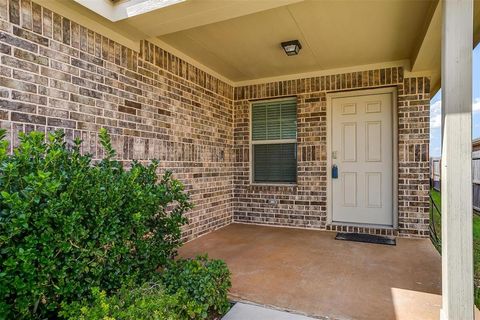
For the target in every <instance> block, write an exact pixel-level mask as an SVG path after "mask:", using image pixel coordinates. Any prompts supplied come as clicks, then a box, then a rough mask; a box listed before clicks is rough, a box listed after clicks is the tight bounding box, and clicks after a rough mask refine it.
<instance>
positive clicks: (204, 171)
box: [0, 0, 233, 239]
mask: <svg viewBox="0 0 480 320" xmlns="http://www.w3.org/2000/svg"><path fill="white" fill-rule="evenodd" d="M232 99H233V88H232V87H231V86H230V85H228V84H226V83H224V82H222V81H220V80H218V79H216V78H214V77H212V76H210V75H208V74H206V73H205V72H203V71H201V70H199V69H197V68H195V67H193V66H192V65H190V64H188V63H186V62H185V61H182V60H180V59H179V58H177V57H175V56H173V55H171V54H169V53H168V52H166V51H164V50H162V49H160V48H158V47H156V46H154V45H153V44H152V43H148V42H145V41H144V42H142V43H141V51H140V52H135V51H133V50H131V49H128V48H126V47H124V46H121V45H120V44H118V43H115V42H113V41H112V40H110V39H108V38H106V37H104V36H102V35H100V34H98V33H95V32H94V31H92V30H88V29H86V28H84V27H83V26H80V25H78V24H76V23H74V22H72V21H70V20H68V19H66V18H64V17H61V16H60V15H58V14H56V13H53V12H51V11H50V10H47V9H45V8H42V7H41V6H39V5H38V4H36V3H34V2H30V1H28V0H27V1H25V0H22V1H19V0H10V1H8V2H7V0H0V121H1V122H0V125H1V127H3V128H6V129H8V133H9V139H10V141H11V142H12V143H11V144H12V146H16V145H17V143H18V134H19V133H20V132H28V131H31V130H37V131H41V132H50V131H52V130H56V129H63V130H64V131H65V133H66V136H67V139H69V140H71V139H74V138H75V137H80V138H82V139H83V140H84V145H83V151H84V152H89V153H92V154H93V155H94V157H95V158H98V157H100V156H101V153H102V150H101V149H100V148H99V146H98V143H97V133H98V130H99V128H100V127H106V128H107V129H108V130H109V131H110V132H111V133H112V139H113V144H114V146H115V148H116V150H117V151H118V158H119V159H121V160H123V161H125V162H126V163H128V162H129V161H130V160H132V159H137V160H140V161H145V160H150V159H154V158H155V159H160V160H161V166H162V167H163V168H169V169H172V170H173V171H174V172H175V175H176V177H178V178H180V179H181V180H182V181H183V182H184V183H185V184H186V186H187V188H188V191H189V192H190V193H191V195H192V200H193V202H194V203H195V208H194V209H193V210H192V211H191V212H190V213H189V218H190V224H189V225H188V226H187V228H186V229H185V237H186V239H191V238H194V237H196V236H198V235H200V234H202V233H205V232H208V231H210V230H212V229H215V228H218V227H220V226H223V225H226V224H228V223H230V222H231V221H232V183H233V162H232V145H233V112H232V107H233V102H232Z"/></svg>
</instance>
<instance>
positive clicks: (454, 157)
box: [441, 0, 474, 320]
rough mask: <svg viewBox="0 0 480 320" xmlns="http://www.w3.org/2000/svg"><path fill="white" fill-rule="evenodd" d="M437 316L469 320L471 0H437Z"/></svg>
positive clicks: (471, 294) (470, 268)
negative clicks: (439, 128) (439, 194)
mask: <svg viewBox="0 0 480 320" xmlns="http://www.w3.org/2000/svg"><path fill="white" fill-rule="evenodd" d="M442 6H443V7H442V8H443V30H442V127H443V137H442V209H441V211H442V295H443V301H442V311H441V319H442V320H473V319H474V306H473V248H472V238H473V234H472V233H473V230H472V219H473V217H472V214H473V211H472V167H471V166H472V128H471V126H472V122H471V121H472V50H473V45H472V42H473V1H472V0H442Z"/></svg>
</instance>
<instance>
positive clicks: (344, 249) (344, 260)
mask: <svg viewBox="0 0 480 320" xmlns="http://www.w3.org/2000/svg"><path fill="white" fill-rule="evenodd" d="M334 237H335V233H333V232H322V231H313V230H300V229H289V228H277V227H265V226H255V225H245V224H231V225H229V226H226V227H224V228H222V229H220V230H217V231H214V232H212V233H209V234H207V235H205V236H203V237H201V238H198V239H196V240H193V241H191V242H189V243H187V244H185V245H184V246H183V248H182V249H181V250H180V255H181V256H183V257H191V256H195V255H197V254H201V253H208V254H209V256H210V257H211V258H220V259H224V260H225V261H226V262H227V264H228V266H229V268H230V270H231V271H232V282H233V286H232V289H231V298H232V299H233V300H246V301H252V302H255V303H259V304H264V305H270V306H275V307H278V308H283V309H287V310H292V311H297V312H301V313H303V314H306V315H310V316H315V317H322V316H327V317H330V318H329V319H331V318H333V319H368V320H373V319H381V320H388V319H392V320H393V319H395V320H403V319H408V320H412V319H432V320H433V319H435V320H437V319H439V312H440V306H441V296H440V294H441V258H440V255H439V254H438V253H437V251H435V249H434V247H433V246H432V244H431V243H430V240H428V239H405V238H399V239H397V246H385V245H375V244H366V243H356V242H348V241H338V240H334Z"/></svg>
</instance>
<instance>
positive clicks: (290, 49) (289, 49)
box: [282, 40, 302, 56]
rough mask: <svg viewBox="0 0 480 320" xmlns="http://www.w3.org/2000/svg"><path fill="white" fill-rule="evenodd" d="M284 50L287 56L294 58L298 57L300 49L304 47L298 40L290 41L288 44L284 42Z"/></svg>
mask: <svg viewBox="0 0 480 320" xmlns="http://www.w3.org/2000/svg"><path fill="white" fill-rule="evenodd" d="M282 48H283V50H285V53H286V54H287V56H294V55H297V54H298V52H299V51H300V49H302V45H301V44H300V41H298V40H290V41H286V42H282Z"/></svg>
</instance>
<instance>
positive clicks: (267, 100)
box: [248, 96, 298, 187]
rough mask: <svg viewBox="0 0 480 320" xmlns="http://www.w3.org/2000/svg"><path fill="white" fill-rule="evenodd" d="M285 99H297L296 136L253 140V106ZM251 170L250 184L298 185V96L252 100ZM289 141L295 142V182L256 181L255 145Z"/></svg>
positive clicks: (250, 123) (250, 124) (250, 120)
mask: <svg viewBox="0 0 480 320" xmlns="http://www.w3.org/2000/svg"><path fill="white" fill-rule="evenodd" d="M283 101H295V111H296V115H295V138H292V139H278V140H253V107H254V105H255V104H258V103H272V102H279V103H280V102H283ZM248 142H249V163H250V164H249V170H250V175H249V178H250V179H249V180H250V185H259V186H288V187H292V186H296V185H297V181H298V98H297V97H296V96H290V97H284V98H278V99H261V100H255V101H250V107H249V139H248ZM287 143H292V144H295V162H296V165H295V171H296V174H295V181H294V182H275V181H269V182H255V164H254V161H253V160H254V159H253V155H254V152H253V147H254V145H256V144H287Z"/></svg>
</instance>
